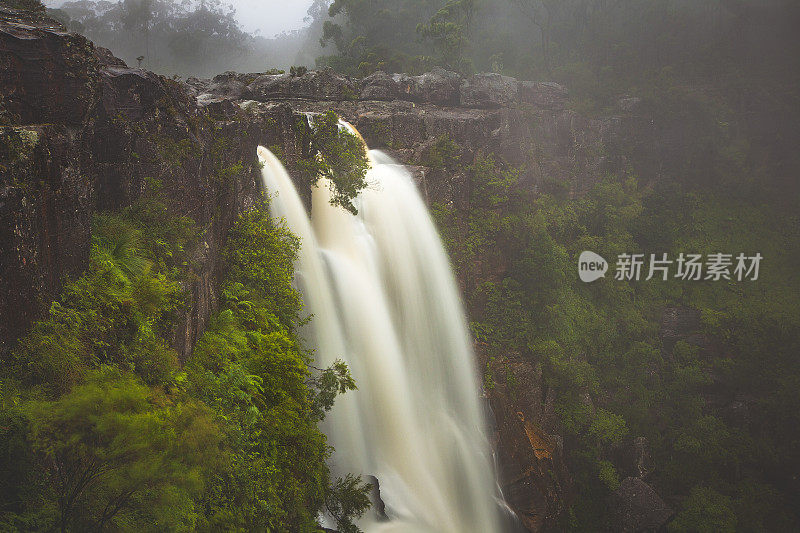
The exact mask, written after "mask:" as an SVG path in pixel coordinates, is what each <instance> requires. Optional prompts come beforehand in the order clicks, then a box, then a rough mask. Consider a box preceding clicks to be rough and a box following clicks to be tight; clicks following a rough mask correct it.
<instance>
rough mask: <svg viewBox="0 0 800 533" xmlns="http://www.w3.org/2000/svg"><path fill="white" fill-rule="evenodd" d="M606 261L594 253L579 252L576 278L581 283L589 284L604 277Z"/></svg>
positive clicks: (606, 266)
mask: <svg viewBox="0 0 800 533" xmlns="http://www.w3.org/2000/svg"><path fill="white" fill-rule="evenodd" d="M607 270H608V261H606V260H605V259H603V258H602V257H601V256H599V255H597V254H596V253H594V252H588V251H586V252H581V256H580V257H579V258H578V276H580V278H581V281H585V282H586V283H590V282H592V281H594V280H596V279H598V278H602V277H603V276H605V275H606V271H607Z"/></svg>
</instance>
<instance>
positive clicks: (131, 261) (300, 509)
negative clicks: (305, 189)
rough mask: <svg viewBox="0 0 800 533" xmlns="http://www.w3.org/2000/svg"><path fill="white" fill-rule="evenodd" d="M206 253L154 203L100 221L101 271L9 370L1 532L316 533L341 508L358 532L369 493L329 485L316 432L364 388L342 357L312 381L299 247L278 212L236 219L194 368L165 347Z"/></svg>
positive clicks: (71, 285) (1, 406)
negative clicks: (275, 216)
mask: <svg viewBox="0 0 800 533" xmlns="http://www.w3.org/2000/svg"><path fill="white" fill-rule="evenodd" d="M156 189H157V187H156ZM196 243H197V228H196V227H195V226H194V223H193V222H192V221H190V220H188V219H186V218H180V217H174V216H170V215H169V213H168V211H167V209H166V206H165V205H164V204H163V203H162V202H161V201H160V200H159V196H158V194H157V193H153V194H151V195H148V196H146V197H145V198H143V199H142V200H141V201H139V202H137V203H136V204H134V205H133V206H131V207H130V208H127V209H125V210H123V211H122V212H120V213H117V214H99V215H97V216H96V217H95V219H94V221H93V226H92V247H91V254H90V261H89V267H88V269H87V271H86V272H85V273H84V274H83V275H82V276H80V277H79V278H78V279H76V280H73V281H67V282H66V283H65V285H64V288H63V291H62V294H61V296H60V297H59V299H58V300H57V301H55V302H54V303H53V305H52V306H51V308H50V310H49V313H48V314H47V315H46V316H45V317H44V318H43V319H42V320H40V321H39V322H37V323H35V324H34V326H33V328H32V329H31V331H30V333H29V334H28V335H26V336H25V337H24V338H23V339H21V341H20V344H19V347H18V349H17V350H16V351H15V352H14V353H13V356H12V357H11V358H10V359H9V360H6V361H3V363H4V364H3V370H2V371H0V477H2V479H3V481H4V482H3V483H0V498H2V500H3V504H2V505H1V506H0V529H2V530H4V531H52V530H61V531H100V530H114V531H152V530H158V531H195V530H197V531H220V530H225V531H231V530H236V531H254V530H264V529H266V530H269V531H276V532H280V531H284V532H289V531H318V530H319V526H318V524H317V522H316V520H317V517H318V514H319V512H320V509H322V508H330V509H331V510H332V511H335V512H336V518H337V520H339V522H340V524H341V527H342V530H348V531H357V529H354V528H355V526H353V521H354V520H355V519H356V518H357V517H359V516H361V515H362V514H363V513H364V512H365V511H366V509H367V508H368V506H369V502H368V499H366V494H367V487H366V486H365V485H363V483H362V482H361V480H360V478H358V477H354V476H347V477H346V478H345V479H344V480H337V481H334V482H332V480H331V479H330V474H329V471H328V467H327V465H326V464H325V460H326V459H327V457H328V456H329V455H330V452H331V449H330V447H329V446H328V445H327V443H326V440H325V436H324V435H323V434H322V433H321V432H320V430H319V429H318V428H317V423H318V422H319V421H320V420H321V419H322V418H323V417H324V415H325V413H326V412H327V411H328V410H329V409H330V408H331V406H332V405H333V401H334V398H335V396H336V395H337V394H340V393H343V392H346V391H348V390H352V389H354V388H355V383H354V381H353V379H352V377H351V376H350V373H349V371H348V369H347V367H346V366H345V365H344V364H343V363H341V362H337V363H336V364H335V365H333V366H332V367H331V368H328V369H322V370H318V371H312V369H310V367H309V360H310V354H309V353H308V352H306V351H305V350H304V349H303V348H302V346H301V345H300V342H299V340H298V337H297V335H296V333H295V332H296V329H297V328H298V327H299V326H300V325H301V324H303V323H304V322H305V320H306V319H303V318H302V305H301V302H300V298H299V295H298V294H297V292H296V291H295V289H294V288H293V287H292V282H293V277H294V272H293V270H292V264H293V261H294V259H295V257H296V254H297V247H298V244H299V243H298V240H297V238H296V237H295V236H293V235H292V234H291V233H289V232H288V231H287V230H286V229H285V228H284V227H283V226H279V225H275V224H274V223H273V222H272V221H271V220H270V219H269V215H268V211H267V209H266V206H265V205H258V206H256V207H255V208H254V209H252V210H251V211H249V212H248V213H246V214H245V215H243V216H241V217H240V218H239V220H238V221H237V223H236V224H235V226H234V228H233V229H232V230H231V234H230V238H229V239H228V246H227V249H226V252H225V254H224V257H225V260H226V266H227V277H226V281H225V283H224V284H223V287H222V291H221V292H222V294H221V298H220V302H219V308H220V310H219V312H218V313H216V314H215V315H214V316H213V317H212V318H211V320H210V324H209V325H208V328H207V329H206V331H205V333H204V334H203V336H202V337H201V338H200V339H199V341H198V342H197V345H196V347H195V350H194V353H193V354H192V356H191V358H190V359H189V361H187V362H186V364H185V365H184V366H183V367H182V368H181V367H179V365H178V357H177V354H176V353H175V352H174V350H172V348H170V343H169V342H168V341H167V339H169V338H172V336H173V330H174V327H175V325H176V324H177V321H178V317H179V316H180V313H181V311H182V309H183V305H184V300H185V297H186V294H185V288H184V287H186V286H188V285H189V282H190V281H191V279H192V275H193V274H192V272H193V267H192V265H191V264H190V263H189V262H188V255H189V254H188V250H190V249H191V247H192V246H195V245H196Z"/></svg>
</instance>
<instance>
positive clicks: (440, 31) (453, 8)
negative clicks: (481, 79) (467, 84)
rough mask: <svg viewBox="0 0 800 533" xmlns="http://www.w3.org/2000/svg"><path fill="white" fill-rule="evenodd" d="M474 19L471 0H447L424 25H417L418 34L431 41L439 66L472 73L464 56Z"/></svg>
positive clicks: (473, 3) (469, 64)
mask: <svg viewBox="0 0 800 533" xmlns="http://www.w3.org/2000/svg"><path fill="white" fill-rule="evenodd" d="M474 17H475V2H474V0H447V2H446V3H445V5H444V6H443V7H442V8H441V9H439V10H438V11H437V12H436V13H434V14H433V16H432V17H431V18H430V20H429V21H428V23H427V24H418V25H417V33H418V34H419V35H420V36H421V37H422V38H423V39H430V40H431V41H432V42H433V45H434V48H435V49H436V51H437V52H438V53H439V54H440V59H439V61H440V64H441V65H442V66H444V67H445V68H449V69H451V70H455V71H458V72H462V73H465V74H471V73H472V63H471V61H469V60H467V59H465V57H464V54H465V52H466V48H467V47H468V46H469V41H468V40H467V33H468V32H469V29H470V26H471V24H472V20H473V18H474Z"/></svg>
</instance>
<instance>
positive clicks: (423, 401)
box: [258, 125, 501, 533]
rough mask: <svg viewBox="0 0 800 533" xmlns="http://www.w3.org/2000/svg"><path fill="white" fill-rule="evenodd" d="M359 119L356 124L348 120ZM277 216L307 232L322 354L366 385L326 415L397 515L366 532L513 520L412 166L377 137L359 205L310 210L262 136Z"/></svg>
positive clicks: (314, 330)
mask: <svg viewBox="0 0 800 533" xmlns="http://www.w3.org/2000/svg"><path fill="white" fill-rule="evenodd" d="M348 126H349V125H348ZM258 156H259V159H260V161H261V162H262V164H263V165H264V167H263V178H264V185H265V188H266V189H267V191H268V193H269V194H270V196H271V202H270V209H271V212H272V215H273V216H274V217H279V218H283V219H285V221H286V224H287V226H288V227H289V229H290V230H292V231H293V232H294V233H295V234H297V235H298V236H299V237H300V239H301V248H300V252H299V255H298V260H297V265H296V270H297V284H298V287H299V289H300V291H301V293H302V295H303V299H304V302H305V304H306V306H307V308H308V311H309V312H310V313H312V314H313V315H314V317H313V319H312V321H311V323H310V327H309V330H308V331H306V332H304V336H305V338H306V340H307V342H309V343H310V344H311V345H312V346H313V347H314V348H315V359H316V363H315V364H316V365H317V366H320V367H322V366H328V365H330V364H331V363H332V362H333V361H335V360H336V359H342V360H344V361H345V362H346V363H347V365H348V366H349V367H350V371H351V373H352V375H353V377H354V378H355V380H356V383H357V385H358V390H356V391H353V392H349V393H347V394H345V395H343V396H341V397H339V398H338V399H337V401H336V404H335V406H334V408H333V410H332V411H331V413H329V415H328V417H327V418H326V420H325V422H324V423H323V430H324V431H325V433H326V434H327V435H328V437H329V440H330V442H331V444H332V445H333V446H334V448H335V452H334V455H333V456H332V458H331V469H332V471H333V472H334V473H335V474H337V475H344V474H345V473H348V472H352V473H355V474H361V475H363V476H365V477H366V476H375V477H376V478H377V479H378V481H379V483H380V493H381V498H382V500H383V501H384V503H385V504H386V514H387V515H388V518H389V519H388V520H385V519H384V520H383V521H381V520H380V519H379V517H377V516H376V515H375V513H372V512H370V513H368V515H369V516H365V517H364V518H363V519H362V521H361V522H360V523H359V526H360V527H361V528H362V529H363V530H365V531H367V532H394V531H402V532H406V531H409V532H412V531H413V532H425V531H430V532H437V533H464V532H475V533H491V532H495V531H499V530H500V527H501V526H500V523H499V522H500V519H499V516H498V515H499V511H498V509H499V507H498V503H497V499H496V495H497V492H496V484H495V480H494V476H493V473H492V467H491V453H490V447H489V444H488V441H487V439H486V432H485V428H484V420H483V412H482V409H481V404H480V400H479V397H478V383H477V379H476V371H475V359H474V355H473V353H472V349H471V343H470V339H469V335H468V331H467V327H466V321H465V318H464V314H463V311H462V308H461V303H460V300H459V297H458V290H457V287H456V284H455V281H454V279H453V275H452V273H451V271H450V267H449V264H448V260H447V256H446V254H445V252H444V250H443V248H442V244H441V242H440V240H439V237H438V234H437V232H436V229H435V227H434V225H433V223H432V221H431V219H430V217H429V215H428V212H427V209H426V207H425V204H424V203H423V201H422V199H421V198H420V196H419V194H418V192H417V190H416V188H415V186H414V183H413V180H412V179H411V176H410V175H409V174H408V172H407V171H406V170H405V169H404V167H403V166H401V165H399V164H397V163H395V162H394V161H393V160H392V159H391V158H390V157H388V156H386V155H384V154H382V153H380V152H378V151H375V150H371V151H370V152H369V156H370V161H371V168H370V170H369V171H368V173H367V182H368V184H369V185H368V187H367V188H366V189H365V190H363V191H362V192H361V194H360V195H359V196H358V197H357V198H356V199H355V205H356V206H357V208H358V212H359V214H358V216H354V215H352V214H350V213H349V212H347V211H345V210H344V209H342V208H341V207H338V206H334V205H332V204H331V203H330V198H331V189H330V183H328V182H327V181H326V180H320V182H319V183H318V184H317V187H316V188H314V190H313V192H312V209H311V217H309V216H308V215H307V213H306V211H305V209H304V206H303V203H302V201H301V199H300V197H299V196H298V194H297V192H296V190H295V188H294V185H293V183H292V181H291V179H290V177H289V175H288V174H287V172H286V170H285V169H284V167H283V166H282V165H281V163H280V161H278V159H277V158H276V157H275V156H274V155H273V154H272V153H271V152H269V150H267V149H266V148H263V147H259V148H258Z"/></svg>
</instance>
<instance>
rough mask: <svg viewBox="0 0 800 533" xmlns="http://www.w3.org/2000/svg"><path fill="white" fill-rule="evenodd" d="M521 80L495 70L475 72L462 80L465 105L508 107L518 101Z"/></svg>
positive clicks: (463, 103)
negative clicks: (494, 71)
mask: <svg viewBox="0 0 800 533" xmlns="http://www.w3.org/2000/svg"><path fill="white" fill-rule="evenodd" d="M518 95H519V82H518V81H517V80H516V79H515V78H510V77H508V76H502V75H500V74H496V73H493V72H489V73H482V74H475V75H474V76H472V77H470V78H467V79H465V80H464V81H462V82H461V105H462V106H464V107H488V108H493V107H507V106H512V105H514V104H515V103H517V97H518Z"/></svg>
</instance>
